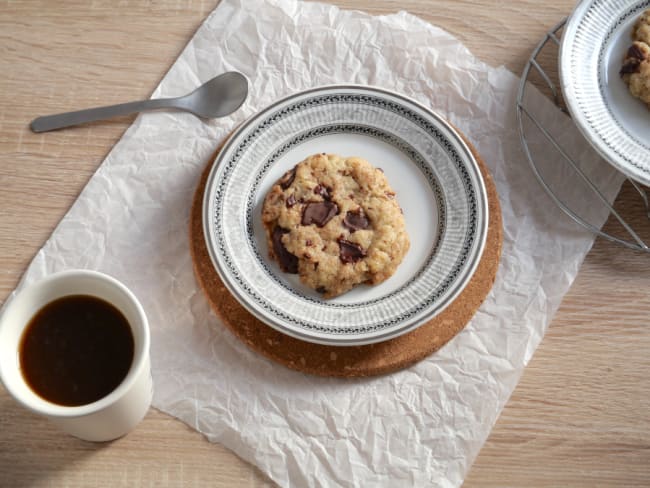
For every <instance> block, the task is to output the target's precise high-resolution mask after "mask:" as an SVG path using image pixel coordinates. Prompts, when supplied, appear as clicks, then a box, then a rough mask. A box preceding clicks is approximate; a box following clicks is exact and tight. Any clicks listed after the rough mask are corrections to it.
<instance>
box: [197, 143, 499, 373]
mask: <svg viewBox="0 0 650 488" xmlns="http://www.w3.org/2000/svg"><path fill="white" fill-rule="evenodd" d="M466 142H467V144H468V145H469V147H470V149H471V150H472V152H473V153H474V155H475V157H476V159H477V161H478V163H479V166H480V169H481V173H482V174H483V178H484V180H485V186H486V188H487V196H488V206H489V223H488V233H487V241H486V244H485V250H484V251H483V255H482V257H481V260H480V262H479V264H478V267H477V268H476V271H475V272H474V275H473V276H472V278H471V279H470V281H469V283H468V285H467V286H466V287H465V289H464V290H463V291H462V292H461V293H460V294H459V295H458V297H457V298H456V299H455V300H454V301H453V302H452V303H451V304H450V305H449V306H448V307H447V308H446V309H445V310H444V311H443V312H442V313H440V314H439V315H437V316H436V317H434V318H433V319H431V320H430V321H428V322H426V323H425V324H423V325H421V326H420V327H418V328H417V329H415V330H413V331H411V332H409V333H407V334H404V335H402V336H400V337H397V338H395V339H391V340H388V341H385V342H380V343H378V344H370V345H366V346H346V347H342V346H324V345H320V344H312V343H310V342H305V341H301V340H299V339H294V338H293V337H290V336H288V335H285V334H282V333H281V332H278V331H276V330H275V329H273V328H272V327H270V326H268V325H266V324H264V323H263V322H261V321H260V320H258V319H256V318H255V317H253V315H251V314H250V313H249V312H247V311H246V309H245V308H244V307H243V306H242V305H240V303H239V302H238V301H237V300H236V299H235V298H234V297H233V296H232V295H231V294H230V292H229V291H228V289H227V288H226V287H225V286H224V285H223V283H222V282H221V279H220V278H219V275H218V274H217V272H216V270H215V269H214V267H213V265H212V261H211V260H210V256H209V254H208V250H207V247H206V244H205V239H204V236H203V223H202V205H203V193H204V189H205V184H206V180H207V177H208V174H209V172H210V168H211V167H212V164H213V162H214V160H215V158H213V159H212V162H211V163H210V164H208V165H207V167H206V169H205V170H204V172H203V175H202V176H201V179H200V181H199V185H198V187H197V189H196V192H195V194H194V201H193V203H192V212H191V216H190V233H189V234H190V249H191V252H192V260H193V262H194V272H195V274H196V277H197V279H198V282H199V284H200V286H201V287H202V288H203V291H204V292H205V294H206V296H207V298H208V300H209V302H210V305H211V306H212V308H213V309H214V311H215V312H216V313H217V315H218V316H219V317H220V318H221V320H222V321H223V323H224V324H225V325H226V326H227V327H228V328H229V329H230V330H231V331H232V332H233V333H234V334H235V335H236V336H237V337H238V338H239V339H240V340H241V341H242V342H243V343H244V344H246V345H247V346H248V347H250V348H251V349H253V350H254V351H256V352H258V353H260V354H262V355H263V356H266V357H267V358H269V359H272V360H273V361H276V362H278V363H280V364H282V365H284V366H286V367H288V368H291V369H295V370H298V371H302V372H304V373H310V374H315V375H319V376H338V377H360V376H373V375H380V374H385V373H390V372H393V371H397V370H399V369H402V368H406V367H408V366H410V365H412V364H414V363H416V362H418V361H420V360H421V359H423V358H425V357H426V356H428V355H430V354H431V353H433V352H435V351H437V350H438V349H440V348H441V347H442V346H443V345H445V344H446V343H447V342H448V341H449V340H450V339H451V338H452V337H454V336H455V335H456V334H457V333H458V332H460V331H461V330H462V329H463V327H465V325H466V324H467V323H468V322H469V320H470V319H471V318H472V316H473V315H474V313H475V312H476V311H477V310H478V308H479V306H480V305H481V303H482V302H483V300H484V299H485V297H486V296H487V294H488V293H489V292H490V289H491V288H492V285H493V284H494V279H495V276H496V272H497V268H498V265H499V258H500V256H501V245H502V242H503V230H502V225H501V208H500V206H499V199H498V195H497V192H496V188H495V186H494V181H493V180H492V177H491V175H490V172H489V171H488V169H487V167H486V166H485V163H484V162H483V161H482V160H481V158H480V157H479V155H478V153H477V152H476V150H475V149H474V147H473V146H472V145H471V144H470V143H469V142H468V141H466ZM217 152H218V150H217ZM215 157H216V154H215Z"/></svg>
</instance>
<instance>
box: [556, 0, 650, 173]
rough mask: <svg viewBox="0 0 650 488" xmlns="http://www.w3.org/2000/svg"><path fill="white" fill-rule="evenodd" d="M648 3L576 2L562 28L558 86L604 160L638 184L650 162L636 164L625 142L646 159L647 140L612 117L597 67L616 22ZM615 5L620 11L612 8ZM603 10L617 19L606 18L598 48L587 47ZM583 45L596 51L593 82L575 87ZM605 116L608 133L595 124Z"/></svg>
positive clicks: (577, 80)
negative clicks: (635, 135) (589, 103)
mask: <svg viewBox="0 0 650 488" xmlns="http://www.w3.org/2000/svg"><path fill="white" fill-rule="evenodd" d="M649 6H650V1H649V0H644V1H643V2H639V3H631V4H630V5H626V2H623V1H618V2H615V1H612V0H582V1H581V2H580V3H578V5H577V6H576V7H575V9H574V11H573V13H572V15H571V17H570V18H569V20H568V22H567V25H566V26H565V27H564V32H563V36H562V41H561V45H560V53H559V64H560V80H561V86H562V91H563V94H564V99H565V101H566V104H567V107H568V109H569V112H570V113H571V116H572V118H573V120H574V122H575V124H576V126H577V127H578V129H579V130H580V132H581V133H582V134H583V135H584V136H585V138H586V139H587V140H588V141H589V142H590V143H591V145H592V146H593V147H594V148H595V149H596V150H597V151H598V152H599V153H600V155H601V156H602V157H603V158H604V159H605V160H607V161H608V162H609V163H610V164H612V165H613V166H615V167H616V168H617V169H619V170H620V171H622V172H623V173H625V174H627V175H628V176H629V177H630V178H632V179H635V180H637V181H639V182H640V183H648V182H650V163H649V164H648V165H641V164H639V162H638V161H637V160H636V159H635V158H634V155H628V154H626V153H625V151H624V148H625V147H626V146H628V147H629V149H630V151H632V152H637V151H638V153H639V154H641V155H644V154H647V156H646V157H642V160H648V158H650V151H649V150H648V148H647V146H646V145H645V144H642V143H640V142H639V140H638V138H637V137H634V136H632V135H631V134H630V133H629V131H627V130H625V129H624V127H623V126H622V125H621V124H620V122H619V121H618V119H617V118H616V117H615V116H614V113H613V112H612V110H611V107H610V105H609V103H608V101H607V99H606V97H605V96H604V84H603V80H602V70H601V67H602V63H603V61H604V51H605V49H606V48H607V46H608V45H609V42H610V38H611V36H612V35H613V33H614V32H615V31H616V28H617V26H620V24H621V23H623V22H624V21H625V20H626V19H629V17H630V16H631V15H634V12H636V14H637V15H638V14H639V13H640V11H641V10H643V9H645V8H648V7H649ZM616 8H618V9H619V10H618V11H614V9H616ZM603 10H607V11H608V14H609V16H610V17H608V19H609V18H613V19H615V22H614V24H613V25H611V26H610V24H611V22H607V23H606V24H607V26H609V28H608V29H607V31H606V32H605V33H604V37H602V40H601V39H600V38H599V39H598V43H600V45H599V47H598V52H597V53H596V51H595V49H593V50H591V51H589V50H588V49H589V48H588V46H590V45H594V44H596V43H594V42H590V43H589V42H587V41H588V40H589V41H591V40H592V38H593V37H594V36H596V37H598V36H600V35H601V34H600V31H597V29H594V28H592V27H593V23H594V22H596V21H598V20H599V19H600V17H603V16H606V13H605V12H603ZM576 46H577V47H576ZM582 46H587V47H582ZM585 49H587V51H586V52H587V54H589V53H594V55H595V57H596V59H597V62H596V65H595V70H596V73H595V76H594V79H593V84H589V85H587V86H586V87H583V86H582V85H580V86H579V84H578V82H579V79H580V77H579V74H580V73H581V72H583V71H584V69H583V67H584V66H585V63H586V61H585V57H586V56H585V55H584V54H585V53H584V52H583V51H584V50H585ZM576 50H577V51H579V52H582V54H583V55H582V56H579V57H577V56H576ZM588 66H592V64H591V63H589V64H588ZM596 93H597V95H596ZM594 99H595V100H594ZM587 100H591V101H592V104H595V105H596V107H595V108H591V106H585V104H586V103H588V102H587ZM603 116H606V118H607V121H608V125H607V126H606V127H610V128H611V131H612V132H611V133H605V132H603V131H605V130H606V127H603V124H602V123H600V124H598V123H597V121H600V120H601V119H602V118H603ZM609 122H611V123H609ZM619 146H620V147H619Z"/></svg>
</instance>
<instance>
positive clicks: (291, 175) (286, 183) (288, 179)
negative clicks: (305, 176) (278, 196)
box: [278, 167, 296, 190]
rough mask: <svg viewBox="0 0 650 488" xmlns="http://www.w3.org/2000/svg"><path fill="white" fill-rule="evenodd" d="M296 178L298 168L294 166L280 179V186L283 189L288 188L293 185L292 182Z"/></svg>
mask: <svg viewBox="0 0 650 488" xmlns="http://www.w3.org/2000/svg"><path fill="white" fill-rule="evenodd" d="M295 179H296V168H295V167H293V168H292V169H290V170H289V171H287V172H286V173H285V174H284V175H282V178H280V180H279V181H278V183H280V187H281V188H282V189H283V190H286V189H287V188H289V187H290V186H291V183H293V180H295Z"/></svg>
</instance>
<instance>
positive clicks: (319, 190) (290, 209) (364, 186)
mask: <svg viewBox="0 0 650 488" xmlns="http://www.w3.org/2000/svg"><path fill="white" fill-rule="evenodd" d="M262 221H263V222H264V227H265V228H266V236H267V242H268V246H269V254H270V256H271V258H272V259H275V260H276V261H277V262H278V264H279V265H280V268H281V269H282V270H283V271H285V272H287V273H298V274H299V275H300V279H301V281H302V282H303V283H305V284H306V285H307V286H309V287H311V288H313V289H314V290H316V291H318V292H319V293H321V294H322V295H323V296H324V298H332V297H335V296H337V295H340V294H341V293H345V292H346V291H348V290H350V289H351V288H353V287H354V286H355V285H358V284H360V283H367V284H372V285H375V284H378V283H381V282H382V281H384V280H386V279H387V278H389V277H390V276H392V275H393V273H395V270H396V269H397V267H398V266H399V264H400V263H401V262H402V259H403V258H404V255H405V254H406V252H407V251H408V249H409V245H410V244H409V238H408V235H407V233H406V227H405V224H404V216H403V215H402V211H401V209H400V207H399V204H398V203H397V200H396V198H395V192H394V191H393V190H392V189H391V187H390V185H389V184H388V181H387V180H386V176H385V175H384V173H383V172H382V171H381V170H379V169H376V168H374V167H373V166H372V165H371V164H370V163H368V162H367V161H364V160H363V159H361V158H356V157H352V158H342V157H340V156H336V155H333V154H318V155H315V156H310V157H308V158H307V159H305V160H304V161H302V162H300V163H298V164H297V165H296V166H295V167H294V168H293V169H291V170H290V171H288V172H287V173H285V174H284V175H283V176H282V178H280V179H279V180H278V181H277V182H276V183H275V185H273V187H272V188H271V189H270V190H269V192H268V194H267V195H266V198H265V200H264V205H263V207H262Z"/></svg>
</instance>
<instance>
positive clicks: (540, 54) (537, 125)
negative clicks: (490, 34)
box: [517, 18, 650, 254]
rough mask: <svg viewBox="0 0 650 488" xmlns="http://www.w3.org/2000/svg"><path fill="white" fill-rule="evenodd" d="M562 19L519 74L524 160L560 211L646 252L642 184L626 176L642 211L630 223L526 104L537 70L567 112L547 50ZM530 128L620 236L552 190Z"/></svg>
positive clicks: (554, 44) (648, 208)
mask: <svg viewBox="0 0 650 488" xmlns="http://www.w3.org/2000/svg"><path fill="white" fill-rule="evenodd" d="M566 22H567V18H565V19H564V20H562V21H561V22H560V23H558V24H557V25H556V26H555V27H553V28H552V29H551V30H549V31H548V32H547V33H546V36H545V37H544V38H543V39H542V41H541V42H540V43H539V44H538V45H537V47H536V48H535V50H534V51H533V53H532V54H531V56H530V58H529V59H528V62H527V63H526V67H525V68H524V71H523V74H522V77H521V83H520V85H519V92H518V95H517V122H518V124H519V135H520V137H521V144H522V147H523V149H524V152H525V153H526V157H527V158H528V162H529V163H530V166H531V168H532V170H533V172H534V174H535V176H536V177H537V179H538V181H539V182H540V184H541V185H542V187H543V188H544V190H545V191H546V192H547V193H548V194H549V196H550V197H551V199H552V200H553V201H554V202H555V204H556V205H558V206H559V207H560V208H561V209H562V210H563V211H564V213H566V214H567V215H568V216H569V217H571V218H572V219H573V220H574V221H575V222H577V223H578V224H580V225H582V226H583V227H585V228H586V229H588V230H589V231H591V232H593V233H594V234H597V235H599V236H601V237H603V238H605V239H608V240H610V241H613V242H616V243H618V244H620V245H622V246H625V247H627V248H630V249H635V250H637V251H643V252H647V253H649V254H650V247H649V246H650V241H649V242H646V241H644V239H642V237H641V235H640V233H641V229H640V228H639V227H640V226H645V224H648V225H649V226H650V201H649V200H650V198H649V195H648V190H646V189H644V187H642V186H641V185H640V184H639V183H637V182H636V181H633V180H632V179H630V178H627V179H628V181H629V182H630V184H631V185H632V187H633V188H634V193H635V194H636V195H638V198H640V199H641V202H640V203H641V205H637V206H635V207H636V208H641V209H642V210H641V212H643V213H644V215H643V216H642V218H640V219H639V218H635V219H634V220H635V224H634V225H633V224H630V223H629V221H628V220H627V219H626V218H624V216H623V215H622V214H621V212H618V211H617V210H615V209H614V207H613V206H612V204H610V203H609V200H608V199H607V197H606V196H605V195H604V194H603V191H602V190H601V188H599V185H598V184H597V183H595V182H594V181H593V180H592V179H591V178H590V177H589V176H588V175H587V174H586V173H585V171H583V170H582V169H581V168H580V166H579V165H578V164H577V163H576V161H575V160H574V159H573V158H572V157H571V156H570V155H569V151H568V150H567V148H566V147H563V146H562V143H561V142H559V141H558V140H557V139H556V138H555V137H553V135H552V134H551V131H549V130H548V128H547V127H545V126H544V124H543V123H542V122H540V119H539V118H537V117H536V116H535V114H534V113H533V110H532V109H531V107H527V106H526V102H525V100H526V97H525V95H526V90H527V89H530V84H529V81H530V77H531V75H533V74H534V73H537V74H539V76H540V77H541V80H542V85H545V86H546V88H547V89H548V90H550V96H551V98H552V99H553V101H554V103H555V104H556V105H557V106H558V107H559V108H560V109H561V110H562V111H563V112H565V113H566V114H567V115H569V114H568V112H567V110H566V108H564V104H563V101H562V94H561V92H560V91H559V90H558V89H557V85H558V84H557V83H556V82H554V81H553V80H554V79H556V80H557V74H556V73H557V59H558V58H557V55H555V56H553V55H552V52H549V51H553V50H555V51H557V49H558V48H559V46H560V39H561V37H562V30H563V28H564V25H565V24H566ZM549 55H550V56H549ZM550 60H555V63H556V64H555V66H553V65H552V62H551V61H550ZM544 66H547V69H544ZM549 67H550V69H548V68H549ZM553 68H555V70H553ZM525 120H529V121H530V122H532V123H531V124H525V123H524V121H525ZM532 130H536V131H539V133H540V134H541V135H543V137H544V138H545V139H546V140H548V142H549V143H550V144H551V146H552V147H553V148H554V149H555V150H556V151H557V152H558V154H559V155H560V156H561V159H562V160H564V162H565V163H566V164H568V165H569V166H570V167H571V168H572V170H573V172H574V174H575V178H576V179H577V180H580V181H581V182H582V184H581V187H584V188H586V189H587V190H588V192H587V193H588V195H584V197H585V198H591V199H593V204H594V205H603V206H605V207H606V208H607V209H608V210H609V212H610V214H611V215H612V216H613V217H614V218H615V219H616V220H617V221H618V223H620V225H621V227H622V229H623V230H624V232H623V236H622V237H621V236H618V235H614V233H613V232H606V231H603V230H602V229H600V228H599V227H598V226H596V225H594V224H593V223H591V222H589V221H588V220H587V219H585V218H583V217H582V216H580V215H579V214H578V212H576V211H575V209H572V208H571V206H570V205H569V204H568V203H566V202H565V200H564V199H563V198H562V197H561V196H560V195H559V192H558V191H556V189H555V188H554V187H553V185H552V184H551V183H550V182H549V181H547V179H546V178H545V177H544V176H543V174H542V172H541V171H540V168H539V166H538V164H537V163H536V158H535V154H534V150H533V149H532V148H531V145H530V143H529V137H528V136H530V135H532V133H531V132H530V131H532ZM626 210H627V209H626ZM622 213H625V214H626V216H627V217H628V219H629V218H630V217H631V216H630V215H628V212H622ZM639 222H640V223H639ZM635 227H636V228H635Z"/></svg>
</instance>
